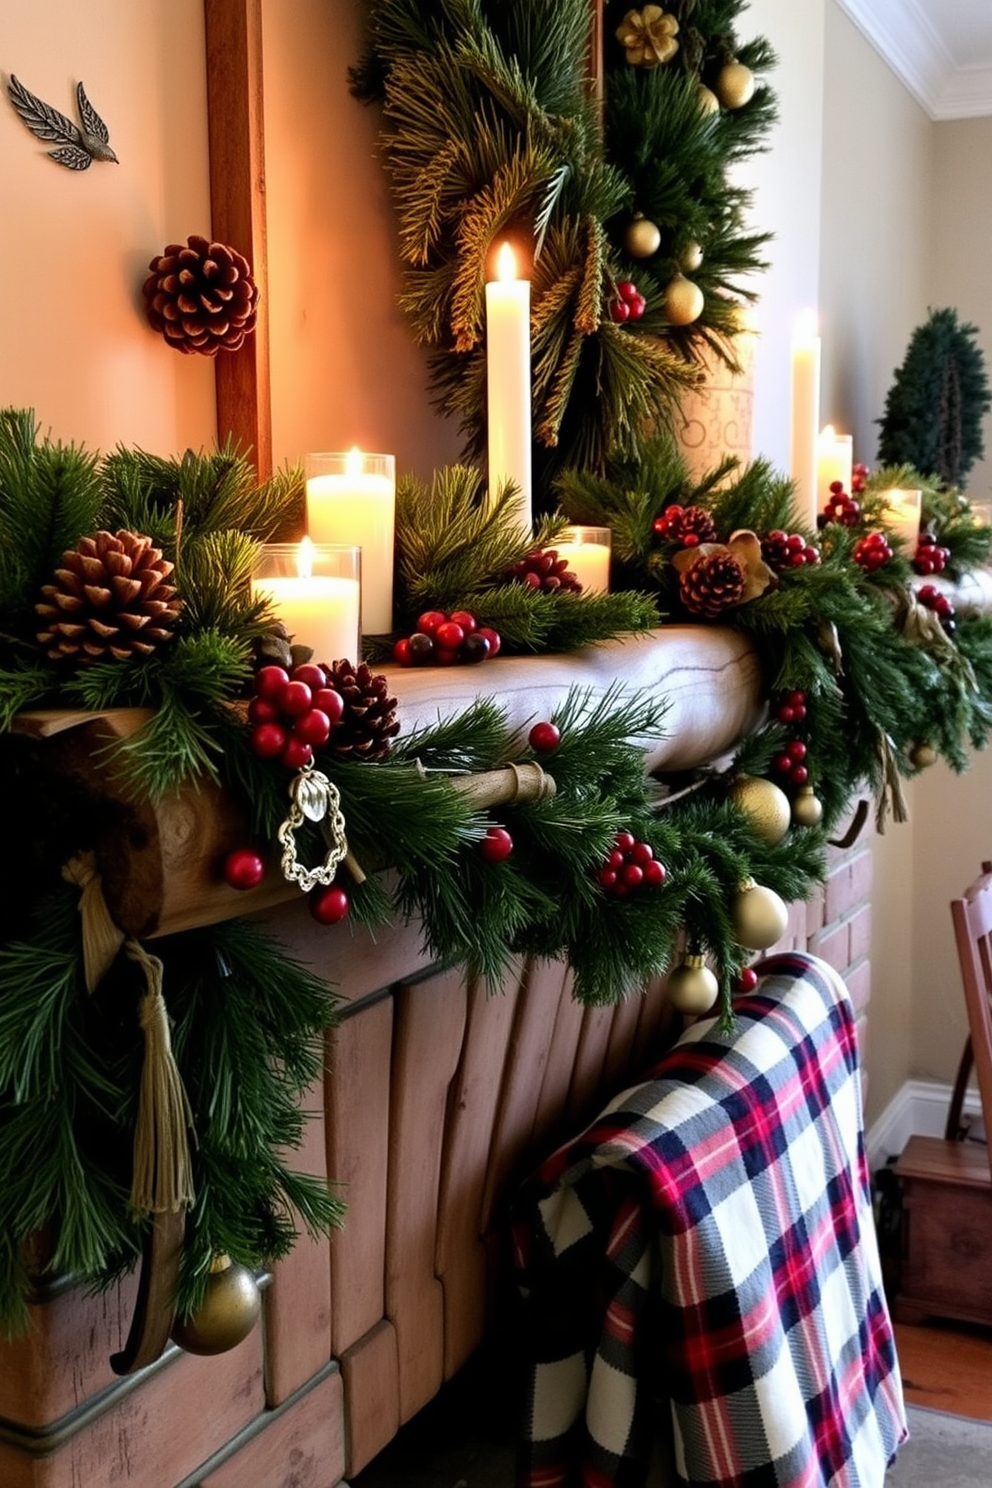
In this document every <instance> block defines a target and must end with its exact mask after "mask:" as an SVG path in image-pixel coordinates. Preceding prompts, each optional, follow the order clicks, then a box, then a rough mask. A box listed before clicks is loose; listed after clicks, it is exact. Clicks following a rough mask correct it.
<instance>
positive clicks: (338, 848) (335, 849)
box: [276, 764, 348, 894]
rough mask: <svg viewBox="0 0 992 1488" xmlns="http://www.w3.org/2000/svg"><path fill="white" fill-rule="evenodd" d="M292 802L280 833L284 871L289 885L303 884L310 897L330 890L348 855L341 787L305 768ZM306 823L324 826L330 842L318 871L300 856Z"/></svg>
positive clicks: (294, 783) (295, 784)
mask: <svg viewBox="0 0 992 1488" xmlns="http://www.w3.org/2000/svg"><path fill="white" fill-rule="evenodd" d="M289 799H290V808H289V815H288V816H287V818H286V820H285V821H284V822H283V823H282V825H281V826H280V828H279V830H278V832H277V833H276V837H277V839H278V841H279V844H280V846H281V847H282V849H283V853H282V859H281V860H280V867H281V868H282V873H283V877H284V878H285V879H286V880H287V882H289V883H295V884H299V886H300V888H301V889H302V890H303V892H304V894H308V893H309V892H310V890H311V889H312V888H313V887H314V886H315V885H316V884H324V885H325V886H326V885H327V884H329V883H331V882H333V879H334V875H335V874H336V873H337V870H338V866H339V864H340V863H342V862H343V861H344V859H345V858H346V856H347V854H348V841H347V838H346V837H345V831H344V813H343V812H342V810H341V796H340V793H339V791H338V788H337V786H336V785H333V784H332V783H331V781H330V780H328V778H327V776H326V775H324V774H323V773H322V771H320V770H315V769H314V767H313V765H312V764H311V765H304V766H303V768H302V769H301V770H300V771H299V772H298V774H296V775H295V776H294V777H293V780H292V783H291V784H290V787H289ZM304 821H312V822H319V823H321V824H322V827H323V832H324V836H325V838H326V839H327V853H326V855H325V857H324V861H323V862H322V863H318V864H317V866H316V867H315V868H307V867H306V866H305V865H304V864H303V863H301V862H300V861H299V859H298V858H297V856H296V832H297V829H298V828H299V827H302V825H303V823H304Z"/></svg>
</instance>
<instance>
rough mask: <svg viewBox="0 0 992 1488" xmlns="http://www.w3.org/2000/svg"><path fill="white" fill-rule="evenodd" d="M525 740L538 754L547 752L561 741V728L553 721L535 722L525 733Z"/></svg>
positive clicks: (556, 746)
mask: <svg viewBox="0 0 992 1488" xmlns="http://www.w3.org/2000/svg"><path fill="white" fill-rule="evenodd" d="M527 742H528V743H529V744H530V747H531V749H536V750H537V752H538V754H548V753H549V752H550V751H551V750H552V749H557V748H558V745H559V744H560V743H561V729H560V728H558V726H557V724H554V723H535V725H534V727H533V728H532V729H531V731H530V733H529V734H528V735H527Z"/></svg>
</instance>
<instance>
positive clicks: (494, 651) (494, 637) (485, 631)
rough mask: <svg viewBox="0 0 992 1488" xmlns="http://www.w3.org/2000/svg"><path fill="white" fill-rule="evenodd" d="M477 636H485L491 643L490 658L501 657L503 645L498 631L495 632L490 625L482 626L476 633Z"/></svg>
mask: <svg viewBox="0 0 992 1488" xmlns="http://www.w3.org/2000/svg"><path fill="white" fill-rule="evenodd" d="M476 635H480V636H485V638H486V640H487V641H488V642H489V655H490V656H498V655H499V648H500V646H501V645H502V644H503V643H502V641H501V640H500V638H499V632H498V631H495V630H493V629H492V627H491V626H489V625H480V626H479V628H478V630H477V631H476Z"/></svg>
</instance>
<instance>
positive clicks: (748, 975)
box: [737, 966, 758, 992]
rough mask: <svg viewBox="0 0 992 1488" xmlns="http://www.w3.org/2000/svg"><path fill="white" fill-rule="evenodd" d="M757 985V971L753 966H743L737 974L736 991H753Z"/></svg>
mask: <svg viewBox="0 0 992 1488" xmlns="http://www.w3.org/2000/svg"><path fill="white" fill-rule="evenodd" d="M757 985H758V973H757V972H756V971H755V969H754V967H753V966H743V967H742V968H741V970H740V972H739V973H738V976H737V990H738V992H753V991H754V989H755V987H756V986H757Z"/></svg>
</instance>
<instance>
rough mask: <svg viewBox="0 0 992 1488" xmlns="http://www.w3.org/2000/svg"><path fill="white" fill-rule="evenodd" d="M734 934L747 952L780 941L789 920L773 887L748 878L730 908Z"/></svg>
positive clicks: (785, 907) (761, 948) (785, 909)
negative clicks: (769, 887)
mask: <svg viewBox="0 0 992 1488" xmlns="http://www.w3.org/2000/svg"><path fill="white" fill-rule="evenodd" d="M731 915H732V918H733V922H734V934H735V935H736V936H737V939H738V941H739V943H740V944H741V945H742V946H746V947H747V949H748V950H749V951H767V950H768V947H769V946H773V945H774V944H775V942H776V941H777V940H781V939H782V936H783V935H784V934H785V931H786V926H787V925H788V923H789V910H788V907H787V906H786V903H785V900H784V899H782V898H781V897H780V896H779V895H778V894H776V892H775V890H774V889H766V888H765V886H764V885H763V884H756V883H755V881H754V879H753V878H749V879H747V880H746V882H744V883H743V884H741V889H740V893H739V894H738V895H737V898H736V899H735V900H734V903H733V906H732V908H731Z"/></svg>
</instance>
